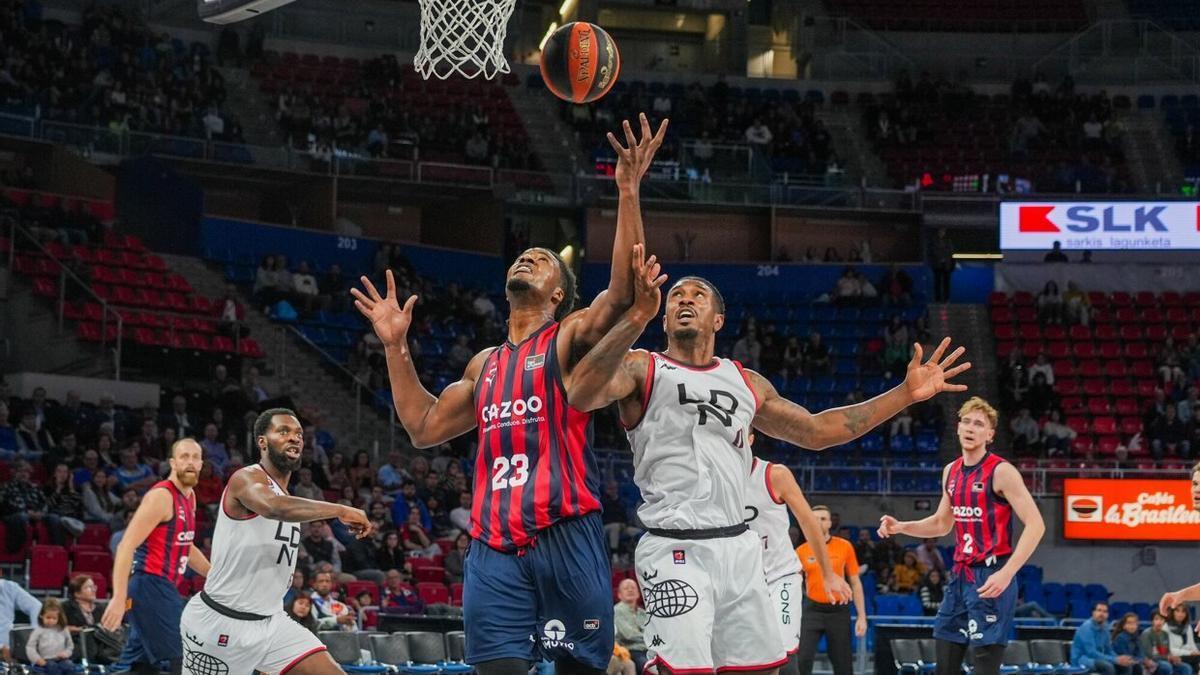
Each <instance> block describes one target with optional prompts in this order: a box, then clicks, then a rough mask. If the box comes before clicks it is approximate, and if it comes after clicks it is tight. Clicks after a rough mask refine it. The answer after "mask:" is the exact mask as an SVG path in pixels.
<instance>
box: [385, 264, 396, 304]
mask: <svg viewBox="0 0 1200 675" xmlns="http://www.w3.org/2000/svg"><path fill="white" fill-rule="evenodd" d="M383 276H384V280H385V281H386V282H387V296H388V297H389V298H394V297H396V275H394V274H392V271H391V270H386V271H384V273H383Z"/></svg>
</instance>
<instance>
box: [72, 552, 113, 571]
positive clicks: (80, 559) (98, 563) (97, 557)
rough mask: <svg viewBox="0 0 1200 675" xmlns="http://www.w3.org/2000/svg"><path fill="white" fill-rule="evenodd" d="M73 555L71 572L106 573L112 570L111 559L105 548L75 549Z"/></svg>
mask: <svg viewBox="0 0 1200 675" xmlns="http://www.w3.org/2000/svg"><path fill="white" fill-rule="evenodd" d="M73 557H74V563H73V564H72V566H71V571H72V572H103V573H105V574H107V573H108V572H109V571H111V570H112V566H113V559H112V555H110V554H109V552H108V551H107V550H103V549H101V550H99V551H90V550H83V551H80V550H76V551H74V556H73Z"/></svg>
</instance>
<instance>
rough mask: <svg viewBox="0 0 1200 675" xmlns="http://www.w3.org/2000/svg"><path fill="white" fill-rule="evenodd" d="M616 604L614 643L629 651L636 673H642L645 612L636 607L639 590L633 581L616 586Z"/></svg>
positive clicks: (644, 663) (644, 653) (614, 611)
mask: <svg viewBox="0 0 1200 675" xmlns="http://www.w3.org/2000/svg"><path fill="white" fill-rule="evenodd" d="M617 599H618V600H619V602H617V604H616V606H615V607H613V624H614V625H615V626H616V631H617V639H616V643H617V645H618V646H620V647H624V648H625V649H628V650H629V656H630V658H631V659H633V664H634V667H635V670H636V672H638V673H640V672H642V668H643V667H644V666H645V665H646V639H645V635H644V633H643V629H644V628H645V626H646V620H647V619H648V616H647V615H646V610H645V609H644V608H642V607H639V606H638V600H640V599H641V589H639V588H638V584H637V582H636V581H634V580H633V579H622V580H621V583H619V584H617Z"/></svg>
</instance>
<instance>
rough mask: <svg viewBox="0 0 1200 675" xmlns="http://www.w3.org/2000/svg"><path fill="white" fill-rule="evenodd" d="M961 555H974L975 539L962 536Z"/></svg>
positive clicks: (966, 535) (965, 535)
mask: <svg viewBox="0 0 1200 675" xmlns="http://www.w3.org/2000/svg"><path fill="white" fill-rule="evenodd" d="M963 553H965V554H967V555H972V554H974V553H975V538H974V537H972V536H971V535H969V534H963Z"/></svg>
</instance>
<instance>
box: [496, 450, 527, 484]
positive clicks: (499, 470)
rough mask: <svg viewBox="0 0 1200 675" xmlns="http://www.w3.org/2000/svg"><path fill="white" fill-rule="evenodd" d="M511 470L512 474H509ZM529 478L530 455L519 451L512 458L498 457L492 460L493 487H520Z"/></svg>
mask: <svg viewBox="0 0 1200 675" xmlns="http://www.w3.org/2000/svg"><path fill="white" fill-rule="evenodd" d="M509 471H511V472H512V475H511V476H510V475H509ZM528 480H529V456H528V455H526V454H525V453H523V452H521V453H517V454H515V455H513V456H512V457H511V458H509V457H497V458H496V459H495V460H494V461H493V462H492V489H493V490H503V489H504V488H512V487H520V486H522V485H524V484H525V483H526V482H527V481H528Z"/></svg>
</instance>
